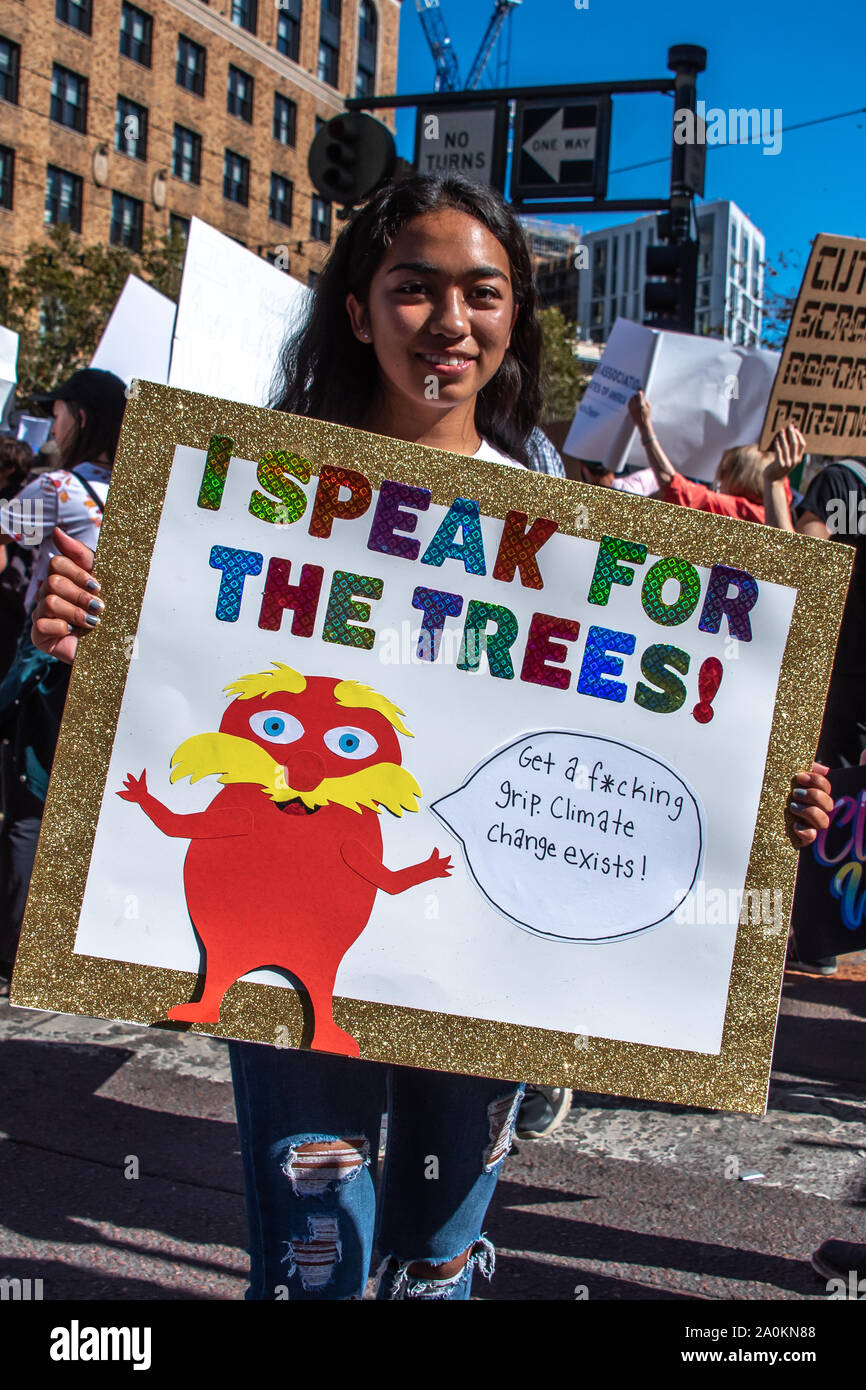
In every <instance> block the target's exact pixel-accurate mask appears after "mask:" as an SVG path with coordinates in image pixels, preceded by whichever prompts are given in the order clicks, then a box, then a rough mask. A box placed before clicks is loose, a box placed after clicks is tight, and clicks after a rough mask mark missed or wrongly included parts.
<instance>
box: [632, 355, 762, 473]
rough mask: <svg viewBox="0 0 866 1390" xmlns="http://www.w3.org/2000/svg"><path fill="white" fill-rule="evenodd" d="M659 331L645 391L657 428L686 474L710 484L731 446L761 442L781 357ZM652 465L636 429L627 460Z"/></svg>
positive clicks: (667, 450)
mask: <svg viewBox="0 0 866 1390" xmlns="http://www.w3.org/2000/svg"><path fill="white" fill-rule="evenodd" d="M658 336H659V338H660V340H661V341H660V342H659V346H658V350H657V351H656V353H655V357H654V360H653V364H652V371H651V374H650V380H649V386H648V387H647V388H646V393H647V396H648V397H649V401H650V405H651V407H652V424H653V431H654V433H655V434H656V435H657V437H658V440H659V443H660V444H661V446H662V448H663V449H664V451H665V453H666V454H667V456H668V458H669V459H670V461H671V463H672V464H673V465H674V467H675V468H676V469H677V470H678V471H679V472H680V473H685V474H686V475H687V477H690V478H699V479H701V480H702V481H703V482H706V483H710V482H712V481H713V479H714V478H715V476H716V469H717V468H718V465H719V461H720V459H721V457H722V454H723V453H724V452H725V450H726V449H736V448H738V447H739V446H740V445H745V444H757V442H758V440H759V438H760V434H761V427H762V425H763V421H764V414H765V412H766V409H767V402H768V400H769V398H770V391H771V390H772V386H773V381H774V379H775V375H776V370H777V368H778V365H779V354H778V353H777V352H770V351H768V350H767V349H765V348H745V347H737V346H735V345H734V344H733V343H728V342H723V341H721V340H720V339H718V338H703V337H698V336H693V335H691V334H688V333H666V332H663V333H660V334H658ZM646 462H647V458H646V453H645V451H644V448H643V445H642V444H641V442H640V439H639V438H638V434H637V431H635V432H634V434H633V435H632V436H631V442H630V445H629V449H628V452H627V454H626V464H627V465H629V466H631V467H645V466H646Z"/></svg>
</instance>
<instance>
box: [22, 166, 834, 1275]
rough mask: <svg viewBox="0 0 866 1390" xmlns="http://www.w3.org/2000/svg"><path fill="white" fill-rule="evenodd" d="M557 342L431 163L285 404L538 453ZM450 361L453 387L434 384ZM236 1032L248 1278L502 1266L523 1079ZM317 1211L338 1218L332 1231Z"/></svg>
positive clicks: (443, 438) (51, 595) (381, 199)
mask: <svg viewBox="0 0 866 1390" xmlns="http://www.w3.org/2000/svg"><path fill="white" fill-rule="evenodd" d="M540 348H541V336H540V330H539V325H538V320H537V317H536V291H535V288H534V284H533V277H532V268H531V263H530V259H529V255H528V251H527V247H526V244H525V242H524V239H523V234H522V232H521V229H520V227H519V225H518V223H517V222H516V219H515V218H514V215H513V213H512V212H511V210H510V209H509V208H508V207H507V205H506V204H505V203H504V202H503V200H502V199H501V198H500V197H499V195H498V194H496V193H494V192H493V191H492V190H491V189H489V188H487V187H485V186H482V185H480V184H476V183H473V182H471V181H469V180H465V179H463V178H461V177H459V176H457V175H449V176H447V177H444V178H432V177H424V176H417V175H416V176H411V177H409V178H406V179H405V180H403V181H401V182H400V183H398V184H393V185H386V186H385V187H383V188H382V189H381V190H379V191H378V192H377V193H376V194H375V195H374V196H373V197H372V198H371V200H370V201H369V202H368V203H367V204H366V205H365V206H364V207H363V208H362V209H361V210H360V211H359V212H357V213H356V214H355V215H354V217H353V218H352V220H351V221H350V222H348V223H347V225H346V227H345V228H344V229H343V231H342V232H341V234H340V236H339V238H338V239H337V242H336V244H335V247H334V249H333V251H332V253H331V256H330V258H329V260H328V262H327V264H326V266H325V268H324V270H323V272H322V276H321V278H320V280H319V283H318V287H317V293H316V296H315V299H314V300H313V303H312V306H311V310H310V315H309V318H308V320H307V322H306V324H305V325H304V326H303V327H302V329H301V330H300V332H299V334H298V335H297V336H296V337H294V338H293V339H292V340H291V341H290V343H289V344H288V347H287V349H286V351H285V354H284V357H283V367H284V375H285V382H284V387H283V390H282V391H281V393H280V396H279V400H278V402H277V405H278V408H281V409H284V410H290V411H292V412H294V413H297V414H306V415H309V416H311V417H313V418H317V419H322V420H330V421H333V422H335V423H338V424H344V425H353V426H358V427H360V428H363V429H367V430H371V431H373V432H376V433H379V434H381V435H385V436H389V437H391V438H394V439H398V440H406V441H410V442H414V443H420V444H429V445H433V446H435V447H438V448H443V449H448V450H450V451H451V452H453V453H455V454H459V455H463V456H465V457H470V458H479V459H489V460H493V461H495V462H499V463H502V464H504V465H507V466H511V467H520V466H525V465H526V462H527V440H528V438H529V436H530V434H531V432H532V430H533V428H534V427H535V425H536V423H537V419H538V413H539V404H540ZM431 375H433V376H435V377H436V379H437V381H438V393H431V392H430V391H429V389H428V383H429V378H430V376H431ZM431 397H432V398H431ZM56 536H57V541H58V545H59V546H60V548H61V550H62V552H63V553H62V555H59V556H57V557H56V558H55V559H54V560H53V561H52V562H51V567H50V574H49V578H48V582H47V585H46V588H45V590H44V591H43V595H42V598H41V600H40V602H39V603H38V605H37V607H36V610H35V612H34V621H33V640H34V642H35V643H36V645H37V646H39V647H40V648H41V649H42V650H45V651H48V652H50V653H51V654H53V655H55V656H58V657H60V658H61V659H64V660H66V661H71V660H72V659H73V658H74V654H75V650H76V647H77V645H78V642H79V640H80V638H81V636H82V635H83V634H85V633H86V632H87V631H88V628H89V626H90V625H91V613H92V610H91V607H90V605H91V603H92V595H93V584H94V582H95V581H94V580H93V575H92V568H93V557H92V554H91V551H90V550H89V548H88V547H87V546H85V545H82V544H81V543H80V542H78V541H76V540H72V539H66V538H65V537H64V536H63V535H62V533H61V532H57V533H56ZM109 601H110V597H109ZM798 782H799V787H798V794H797V802H796V810H795V811H794V812H793V813H792V814H793V815H794V817H795V820H794V824H796V825H797V827H798V828H797V830H796V831H795V832H794V833H795V835H796V836H797V839H798V841H799V842H800V843H807V842H809V840H811V839H812V838H814V835H815V834H816V833H817V830H818V829H819V828H822V827H823V826H824V825H825V824H826V823H828V822H827V814H826V812H827V805H828V797H827V794H826V792H827V788H826V783H825V781H824V779H823V777H822V776H821V774H819V773H818V772H811V773H806V772H804V773H802V774H800V777H799V778H798ZM782 814H783V812H782V809H781V808H780V816H781V815H782ZM290 910H291V909H290V908H288V909H287V911H290ZM229 1046H230V1052H231V1059H232V1069H233V1076H234V1082H235V1095H236V1101H237V1108H238V1125H239V1129H240V1136H241V1149H242V1155H243V1162H244V1174H245V1184H246V1193H247V1206H248V1213H249V1218H250V1240H251V1252H250V1253H251V1284H250V1290H249V1293H248V1297H250V1298H255V1299H263V1300H264V1299H275V1298H279V1297H281V1296H285V1295H284V1294H281V1292H280V1291H281V1290H284V1289H286V1288H287V1287H288V1288H289V1297H290V1298H291V1299H293V1300H300V1301H310V1300H312V1301H315V1300H320V1299H344V1298H360V1297H362V1295H363V1293H364V1289H365V1285H366V1281H367V1274H368V1269H369V1266H370V1261H371V1256H372V1251H373V1247H374V1243H375V1245H376V1246H377V1248H378V1250H379V1252H380V1255H381V1257H382V1262H381V1265H380V1278H379V1283H378V1293H377V1297H378V1298H380V1299H386V1300H387V1299H401V1298H407V1297H408V1298H414V1299H443V1300H452V1301H458V1300H465V1299H468V1298H469V1296H470V1289H471V1283H472V1275H473V1270H474V1268H476V1267H479V1268H481V1270H482V1271H483V1272H484V1273H485V1274H489V1273H491V1272H492V1268H493V1250H492V1246H491V1245H490V1242H489V1241H488V1240H487V1238H486V1236H485V1235H484V1231H483V1224H484V1216H485V1212H486V1210H487V1206H488V1203H489V1201H490V1198H491V1196H492V1193H493V1189H494V1186H495V1184H496V1181H497V1177H498V1175H499V1172H500V1169H501V1165H502V1162H503V1160H504V1157H505V1154H506V1153H507V1150H508V1147H509V1142H510V1135H511V1131H512V1128H513V1125H514V1120H515V1117H516V1113H517V1108H518V1105H519V1103H520V1098H521V1094H522V1086H521V1085H520V1084H519V1083H517V1082H503V1081H497V1080H486V1079H484V1078H479V1077H471V1076H458V1075H454V1074H448V1073H442V1072H435V1071H427V1070H421V1069H412V1068H406V1067H397V1066H388V1065H384V1064H379V1063H374V1062H367V1061H355V1060H351V1059H347V1058H345V1057H340V1056H332V1055H328V1054H322V1053H311V1052H301V1051H290V1050H282V1049H276V1048H273V1047H265V1046H261V1045H258V1044H251V1043H240V1042H233V1043H230V1045H229ZM386 1108H387V1110H388V1112H389V1138H388V1155H387V1158H386V1168H385V1171H384V1174H383V1178H382V1182H381V1184H380V1185H379V1189H378V1191H377V1190H376V1186H375V1183H374V1172H375V1166H376V1155H377V1154H378V1148H379V1125H380V1116H381V1113H382V1111H383V1110H384V1109H386ZM430 1154H436V1155H438V1156H439V1159H440V1167H439V1174H440V1176H439V1179H438V1181H435V1182H431V1181H427V1180H426V1179H425V1156H426V1155H430ZM485 1155H486V1156H485ZM288 1177H291V1178H292V1181H289V1180H288ZM311 1217H316V1218H318V1220H317V1222H316V1223H314V1224H313V1227H311V1225H310V1218H311ZM314 1230H319V1231H321V1232H322V1233H323V1234H322V1239H321V1241H320V1242H319V1244H318V1246H317V1244H316V1241H315V1240H314V1239H313V1238H312V1235H311V1231H314Z"/></svg>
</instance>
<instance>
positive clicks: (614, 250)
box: [610, 237, 619, 313]
mask: <svg viewBox="0 0 866 1390" xmlns="http://www.w3.org/2000/svg"><path fill="white" fill-rule="evenodd" d="M618 256H619V238H618V237H614V238H613V241H612V242H611V246H610V293H611V296H612V297H613V298H614V299H615V298H616V263H617V259H618ZM611 307H612V308H613V311H614V313H616V305H615V304H614V305H612V306H611Z"/></svg>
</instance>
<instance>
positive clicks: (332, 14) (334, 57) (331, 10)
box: [318, 0, 343, 87]
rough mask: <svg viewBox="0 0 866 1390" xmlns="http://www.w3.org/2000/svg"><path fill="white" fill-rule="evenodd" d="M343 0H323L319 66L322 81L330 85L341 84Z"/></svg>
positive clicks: (320, 22)
mask: <svg viewBox="0 0 866 1390" xmlns="http://www.w3.org/2000/svg"><path fill="white" fill-rule="evenodd" d="M342 8H343V0H322V11H321V16H320V19H319V67H318V76H319V81H320V82H327V84H328V86H329V87H337V86H339V68H340V15H341V13H342Z"/></svg>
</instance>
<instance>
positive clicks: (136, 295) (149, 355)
mask: <svg viewBox="0 0 866 1390" xmlns="http://www.w3.org/2000/svg"><path fill="white" fill-rule="evenodd" d="M174 316H175V304H174V301H173V300H171V299H169V298H168V297H167V296H166V295H164V294H160V292H159V290H155V289H154V288H153V285H148V284H146V283H145V281H144V280H139V278H138V276H137V275H129V276H127V280H126V284H125V285H124V287H123V289H122V290H121V292H120V295H119V296H118V300H117V303H116V304H115V306H114V308H113V309H112V311H111V318H110V319H109V320H108V323H107V324H106V325H105V329H104V331H103V334H102V337H101V338H100V340H99V343H98V344H97V347H96V351H95V352H94V354H93V356H92V358H91V359H90V365H91V367H99V368H101V370H103V371H106V372H114V374H115V376H119V377H120V379H121V381H125V382H126V384H127V386H128V385H129V383H130V382H131V381H132V379H133V377H140V378H143V379H144V380H145V381H155V382H157V383H158V384H159V385H160V386H164V385H165V384H166V383H167V381H168V364H169V359H170V357H171V338H172V333H173V332H174Z"/></svg>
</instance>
